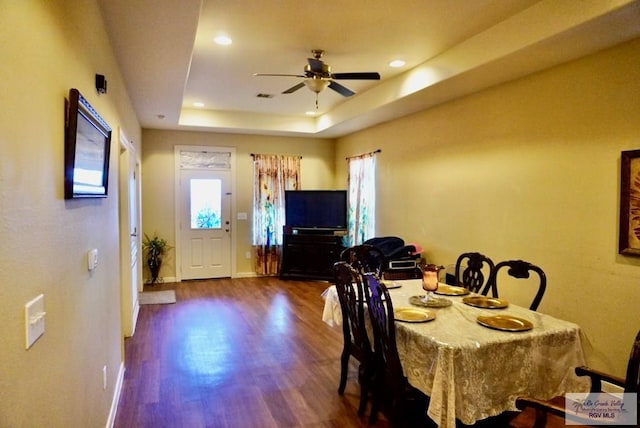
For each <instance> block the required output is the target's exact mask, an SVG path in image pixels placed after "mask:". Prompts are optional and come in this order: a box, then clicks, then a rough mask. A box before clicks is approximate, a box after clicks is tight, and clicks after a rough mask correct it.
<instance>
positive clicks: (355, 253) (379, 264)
mask: <svg viewBox="0 0 640 428" xmlns="http://www.w3.org/2000/svg"><path fill="white" fill-rule="evenodd" d="M340 260H341V261H343V262H347V263H349V264H350V265H351V266H352V267H353V268H354V269H355V270H357V271H358V272H359V273H369V272H373V273H375V274H376V275H377V276H378V278H381V277H382V270H383V269H384V264H385V257H384V254H383V253H382V251H381V250H379V249H378V248H376V247H374V246H373V245H369V244H362V245H355V246H353V247H349V248H346V249H344V250H343V251H342V253H340Z"/></svg>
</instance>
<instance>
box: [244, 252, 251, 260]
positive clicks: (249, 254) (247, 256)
mask: <svg viewBox="0 0 640 428" xmlns="http://www.w3.org/2000/svg"><path fill="white" fill-rule="evenodd" d="M244 256H245V258H247V259H250V258H251V251H247V252H246V253H244Z"/></svg>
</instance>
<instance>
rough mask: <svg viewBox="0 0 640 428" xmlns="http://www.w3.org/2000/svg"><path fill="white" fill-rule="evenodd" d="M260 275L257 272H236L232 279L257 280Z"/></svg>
mask: <svg viewBox="0 0 640 428" xmlns="http://www.w3.org/2000/svg"><path fill="white" fill-rule="evenodd" d="M257 276H258V274H257V273H255V272H236V274H235V275H234V276H233V277H232V278H255V277H257Z"/></svg>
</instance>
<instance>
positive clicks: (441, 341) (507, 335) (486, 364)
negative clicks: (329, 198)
mask: <svg viewBox="0 0 640 428" xmlns="http://www.w3.org/2000/svg"><path fill="white" fill-rule="evenodd" d="M398 282H400V283H402V287H401V288H397V289H392V290H389V294H390V296H391V298H392V299H393V305H394V308H395V309H398V308H400V307H412V305H411V304H410V303H409V298H410V297H411V296H415V295H421V294H424V291H423V290H422V288H421V281H420V280H407V281H398ZM331 288H333V290H331ZM323 296H324V298H325V311H324V313H323V320H324V321H325V322H327V323H329V324H330V325H333V323H336V324H339V323H340V322H341V318H342V315H341V312H340V305H339V303H338V302H337V298H338V297H337V294H336V292H335V286H332V287H329V289H327V290H326V291H325V293H323ZM446 298H448V299H450V300H451V301H452V302H453V304H452V305H451V306H448V307H445V308H437V309H431V308H430V309H429V310H430V311H433V312H435V313H436V319H435V320H434V321H431V322H427V323H403V322H396V341H397V346H398V352H399V354H400V359H401V361H402V367H403V370H404V373H405V376H407V379H408V380H409V383H411V385H413V386H414V387H416V388H418V389H419V390H421V391H423V392H424V393H425V394H427V395H428V396H429V397H430V402H429V409H428V412H427V413H428V415H429V417H430V418H431V419H433V420H434V421H435V422H436V423H437V424H438V425H439V426H444V427H455V421H456V418H457V419H459V420H460V421H461V422H463V423H465V424H473V423H474V422H476V421H478V420H481V419H485V418H487V417H490V416H495V415H498V414H500V413H502V412H504V411H505V410H516V408H515V399H516V397H518V396H522V395H529V396H534V397H537V398H542V399H548V398H551V397H553V396H556V395H563V394H564V393H565V392H586V391H588V389H589V382H588V380H587V379H581V378H578V377H577V376H576V375H575V374H574V371H573V368H574V367H576V366H579V365H584V363H585V360H584V355H583V352H582V346H581V342H580V327H579V326H577V325H576V324H573V323H570V322H567V321H563V320H559V319H557V318H554V317H552V316H549V315H545V314H542V313H539V312H534V311H530V310H529V309H526V308H522V307H520V306H516V305H512V304H510V305H509V306H508V307H507V308H505V309H481V308H476V307H472V306H468V305H466V304H464V303H462V298H463V297H458V296H455V297H453V296H446ZM336 304H337V306H336ZM414 307H415V306H414ZM484 315H513V316H517V317H519V318H523V319H526V320H529V321H530V322H531V323H533V325H534V327H533V329H532V330H529V331H524V332H505V331H498V330H493V329H489V328H487V327H484V326H482V325H480V324H478V322H477V321H476V318H477V317H478V316H484Z"/></svg>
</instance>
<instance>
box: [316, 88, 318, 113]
mask: <svg viewBox="0 0 640 428" xmlns="http://www.w3.org/2000/svg"><path fill="white" fill-rule="evenodd" d="M316 110H318V93H317V92H316Z"/></svg>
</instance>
